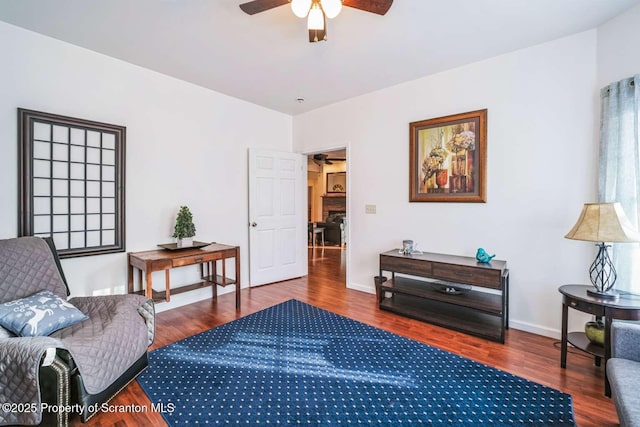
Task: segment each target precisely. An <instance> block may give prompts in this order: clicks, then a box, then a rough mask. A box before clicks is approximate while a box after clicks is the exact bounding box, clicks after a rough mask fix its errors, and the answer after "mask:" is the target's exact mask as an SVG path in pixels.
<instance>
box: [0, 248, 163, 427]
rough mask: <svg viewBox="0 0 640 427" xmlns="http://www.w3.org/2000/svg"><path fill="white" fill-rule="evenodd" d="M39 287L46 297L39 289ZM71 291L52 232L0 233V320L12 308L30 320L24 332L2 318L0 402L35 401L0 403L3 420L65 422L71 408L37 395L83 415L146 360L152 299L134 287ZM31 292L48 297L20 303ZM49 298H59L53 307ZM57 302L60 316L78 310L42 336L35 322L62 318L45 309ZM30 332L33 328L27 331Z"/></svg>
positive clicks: (151, 326) (116, 389) (31, 295)
mask: <svg viewBox="0 0 640 427" xmlns="http://www.w3.org/2000/svg"><path fill="white" fill-rule="evenodd" d="M47 291H48V292H47ZM43 292H45V294H46V295H47V296H46V297H42V295H43ZM68 295H69V288H68V287H67V283H66V279H65V277H64V273H63V272H62V268H61V266H60V262H59V260H58V257H57V253H56V251H55V247H54V246H53V242H52V241H51V240H49V239H47V240H44V239H41V238H37V237H20V238H16V239H6V240H0V310H4V317H2V318H1V319H0V320H2V321H3V322H4V324H5V326H6V323H7V320H6V319H7V318H9V316H14V318H19V317H20V316H23V321H24V318H25V317H26V318H27V319H28V320H29V322H28V323H29V325H27V326H28V327H26V328H25V329H24V330H25V331H26V335H27V336H24V335H25V334H23V333H22V331H18V332H16V331H15V330H11V328H9V329H7V328H4V327H2V326H1V325H0V403H13V404H16V405H22V406H16V407H17V408H20V407H22V408H23V409H24V407H25V406H24V405H25V404H27V405H31V406H27V407H29V408H35V410H31V409H30V410H26V411H25V410H21V411H20V410H17V411H5V410H4V409H6V407H3V411H0V425H8V424H38V423H41V424H42V425H53V424H57V425H66V423H67V421H68V416H69V415H71V414H70V413H69V412H64V411H63V412H60V411H46V410H45V411H41V409H42V407H43V406H41V402H42V403H46V404H49V405H70V406H71V407H72V408H74V409H75V411H76V412H78V413H79V414H80V417H81V420H82V421H83V422H85V421H87V420H88V419H89V418H90V417H91V416H92V415H93V414H94V413H95V411H97V410H98V409H99V407H100V404H101V403H104V402H107V401H109V400H110V399H111V398H112V397H113V396H114V395H115V394H117V393H118V392H119V391H120V390H121V389H122V388H123V387H124V386H125V385H127V384H128V383H129V382H130V381H132V380H133V379H134V378H135V377H136V376H137V375H138V374H139V373H140V372H141V371H142V370H143V369H144V368H145V367H146V366H147V363H148V359H147V349H148V346H149V345H150V344H151V343H152V342H153V338H154V332H155V329H154V327H155V326H154V325H155V314H154V306H153V301H151V300H149V299H147V298H145V297H143V296H139V295H109V296H95V297H78V298H71V299H70V300H68V301H67V300H66V298H67V297H68ZM34 297H35V300H38V301H40V302H42V301H44V304H49V305H46V306H45V307H44V309H43V308H42V306H37V305H34V306H31V307H29V306H26V305H24V301H25V300H27V301H29V300H33V299H34ZM38 298H39V299H38ZM54 302H57V303H59V304H58V306H55V307H54V305H53V303H54ZM19 304H23V305H19ZM11 307H14V308H11ZM15 307H22V309H21V310H18V309H17V308H15ZM24 307H28V308H29V309H30V310H32V311H30V310H24ZM36 307H40V308H36ZM49 307H54V309H53V310H51V309H49ZM58 308H60V309H62V311H63V314H62V315H60V316H59V317H62V318H63V320H64V318H65V316H66V320H67V321H68V320H69V319H70V318H71V317H74V316H75V313H76V312H77V310H79V312H81V313H79V312H78V313H79V315H78V316H76V318H75V319H74V320H73V321H74V322H76V323H75V324H72V325H70V326H66V327H63V328H62V329H59V330H56V331H54V332H52V333H50V334H47V336H39V335H42V332H43V331H42V330H40V331H38V330H37V324H36V320H37V321H41V320H42V319H43V316H45V317H44V322H45V323H46V322H48V324H49V326H50V325H51V324H52V323H55V322H57V321H59V319H58V320H51V319H49V320H47V318H46V316H47V315H49V316H50V317H53V315H52V313H53V312H54V310H57V309H58ZM76 309H77V310H76ZM11 310H13V311H15V312H17V314H15V315H14V313H12V312H11ZM20 311H22V313H20ZM7 312H8V313H9V314H8V315H7ZM25 312H28V314H25ZM1 313H2V311H0V315H1ZM32 313H35V314H32ZM69 313H72V314H73V316H72V315H71V314H69ZM29 316H32V317H31V318H29ZM77 317H80V319H78V318H77ZM13 320H15V319H13ZM56 325H57V324H56ZM11 326H13V324H11ZM30 333H31V335H35V336H29V335H30ZM18 334H20V335H22V336H20V335H18ZM60 407H62V406H58V408H60ZM45 409H46V407H45Z"/></svg>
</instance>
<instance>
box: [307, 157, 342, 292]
mask: <svg viewBox="0 0 640 427" xmlns="http://www.w3.org/2000/svg"><path fill="white" fill-rule="evenodd" d="M347 182H348V180H347V151H346V150H345V149H340V150H330V151H323V152H320V153H313V154H309V155H308V156H307V195H308V197H307V214H308V221H309V225H308V228H309V239H308V240H309V245H308V250H309V254H308V260H309V275H310V276H311V275H313V274H314V272H316V271H319V270H327V269H329V270H334V271H335V273H336V275H338V276H340V277H343V278H344V283H345V286H346V267H347V265H346V260H347V250H348V248H347V237H348V233H349V221H348V216H347V197H348V192H349V188H348V186H347ZM310 279H311V277H310Z"/></svg>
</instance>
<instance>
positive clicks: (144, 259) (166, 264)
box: [127, 243, 240, 310]
mask: <svg viewBox="0 0 640 427" xmlns="http://www.w3.org/2000/svg"><path fill="white" fill-rule="evenodd" d="M127 255H128V259H129V269H128V274H127V281H128V291H129V293H139V294H144V295H145V296H146V297H147V298H151V299H153V300H154V301H156V302H162V301H167V302H168V301H170V299H171V294H172V293H173V294H174V295H176V294H180V293H183V292H188V291H192V290H194V289H200V288H204V287H207V286H211V287H212V289H213V298H214V299H215V298H216V297H217V296H218V292H217V285H220V286H227V285H233V284H235V285H236V310H239V309H240V247H238V246H229V245H222V244H219V243H212V244H210V245H208V246H205V247H203V248H200V249H196V248H194V249H182V250H177V251H169V250H165V249H156V250H152V251H144V252H129V253H128V254H127ZM229 258H235V270H236V274H235V279H230V278H228V277H227V275H226V260H227V259H229ZM218 261H220V263H221V264H222V274H221V275H218V273H217V264H218ZM188 265H199V266H200V276H201V277H202V280H201V281H199V282H197V283H193V284H191V285H185V286H180V287H177V288H174V289H171V282H170V280H169V272H170V271H171V269H172V268H176V267H185V266H188ZM134 268H137V269H138V283H139V284H140V288H141V290H139V291H135V289H134ZM162 270H164V272H165V291H162V292H160V291H155V290H154V289H153V282H152V279H151V273H153V272H154V271H162ZM143 271H144V273H145V281H146V288H145V287H143V280H142V272H143Z"/></svg>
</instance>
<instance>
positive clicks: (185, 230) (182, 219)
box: [173, 206, 196, 248]
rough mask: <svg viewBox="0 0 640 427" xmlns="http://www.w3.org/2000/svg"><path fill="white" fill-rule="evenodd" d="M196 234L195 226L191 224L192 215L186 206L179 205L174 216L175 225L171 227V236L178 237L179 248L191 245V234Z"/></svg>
mask: <svg viewBox="0 0 640 427" xmlns="http://www.w3.org/2000/svg"><path fill="white" fill-rule="evenodd" d="M195 235H196V226H195V225H194V224H193V215H191V211H190V210H189V208H188V207H187V206H180V210H179V211H178V216H177V217H176V226H175V228H174V229H173V237H175V238H176V239H178V243H177V246H178V247H179V248H187V247H189V246H193V236H195Z"/></svg>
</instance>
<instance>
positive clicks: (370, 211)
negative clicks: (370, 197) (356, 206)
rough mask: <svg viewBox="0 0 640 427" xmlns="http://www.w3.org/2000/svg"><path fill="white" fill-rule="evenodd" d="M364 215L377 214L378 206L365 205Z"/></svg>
mask: <svg viewBox="0 0 640 427" xmlns="http://www.w3.org/2000/svg"><path fill="white" fill-rule="evenodd" d="M364 213H368V214H374V213H376V205H364Z"/></svg>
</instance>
